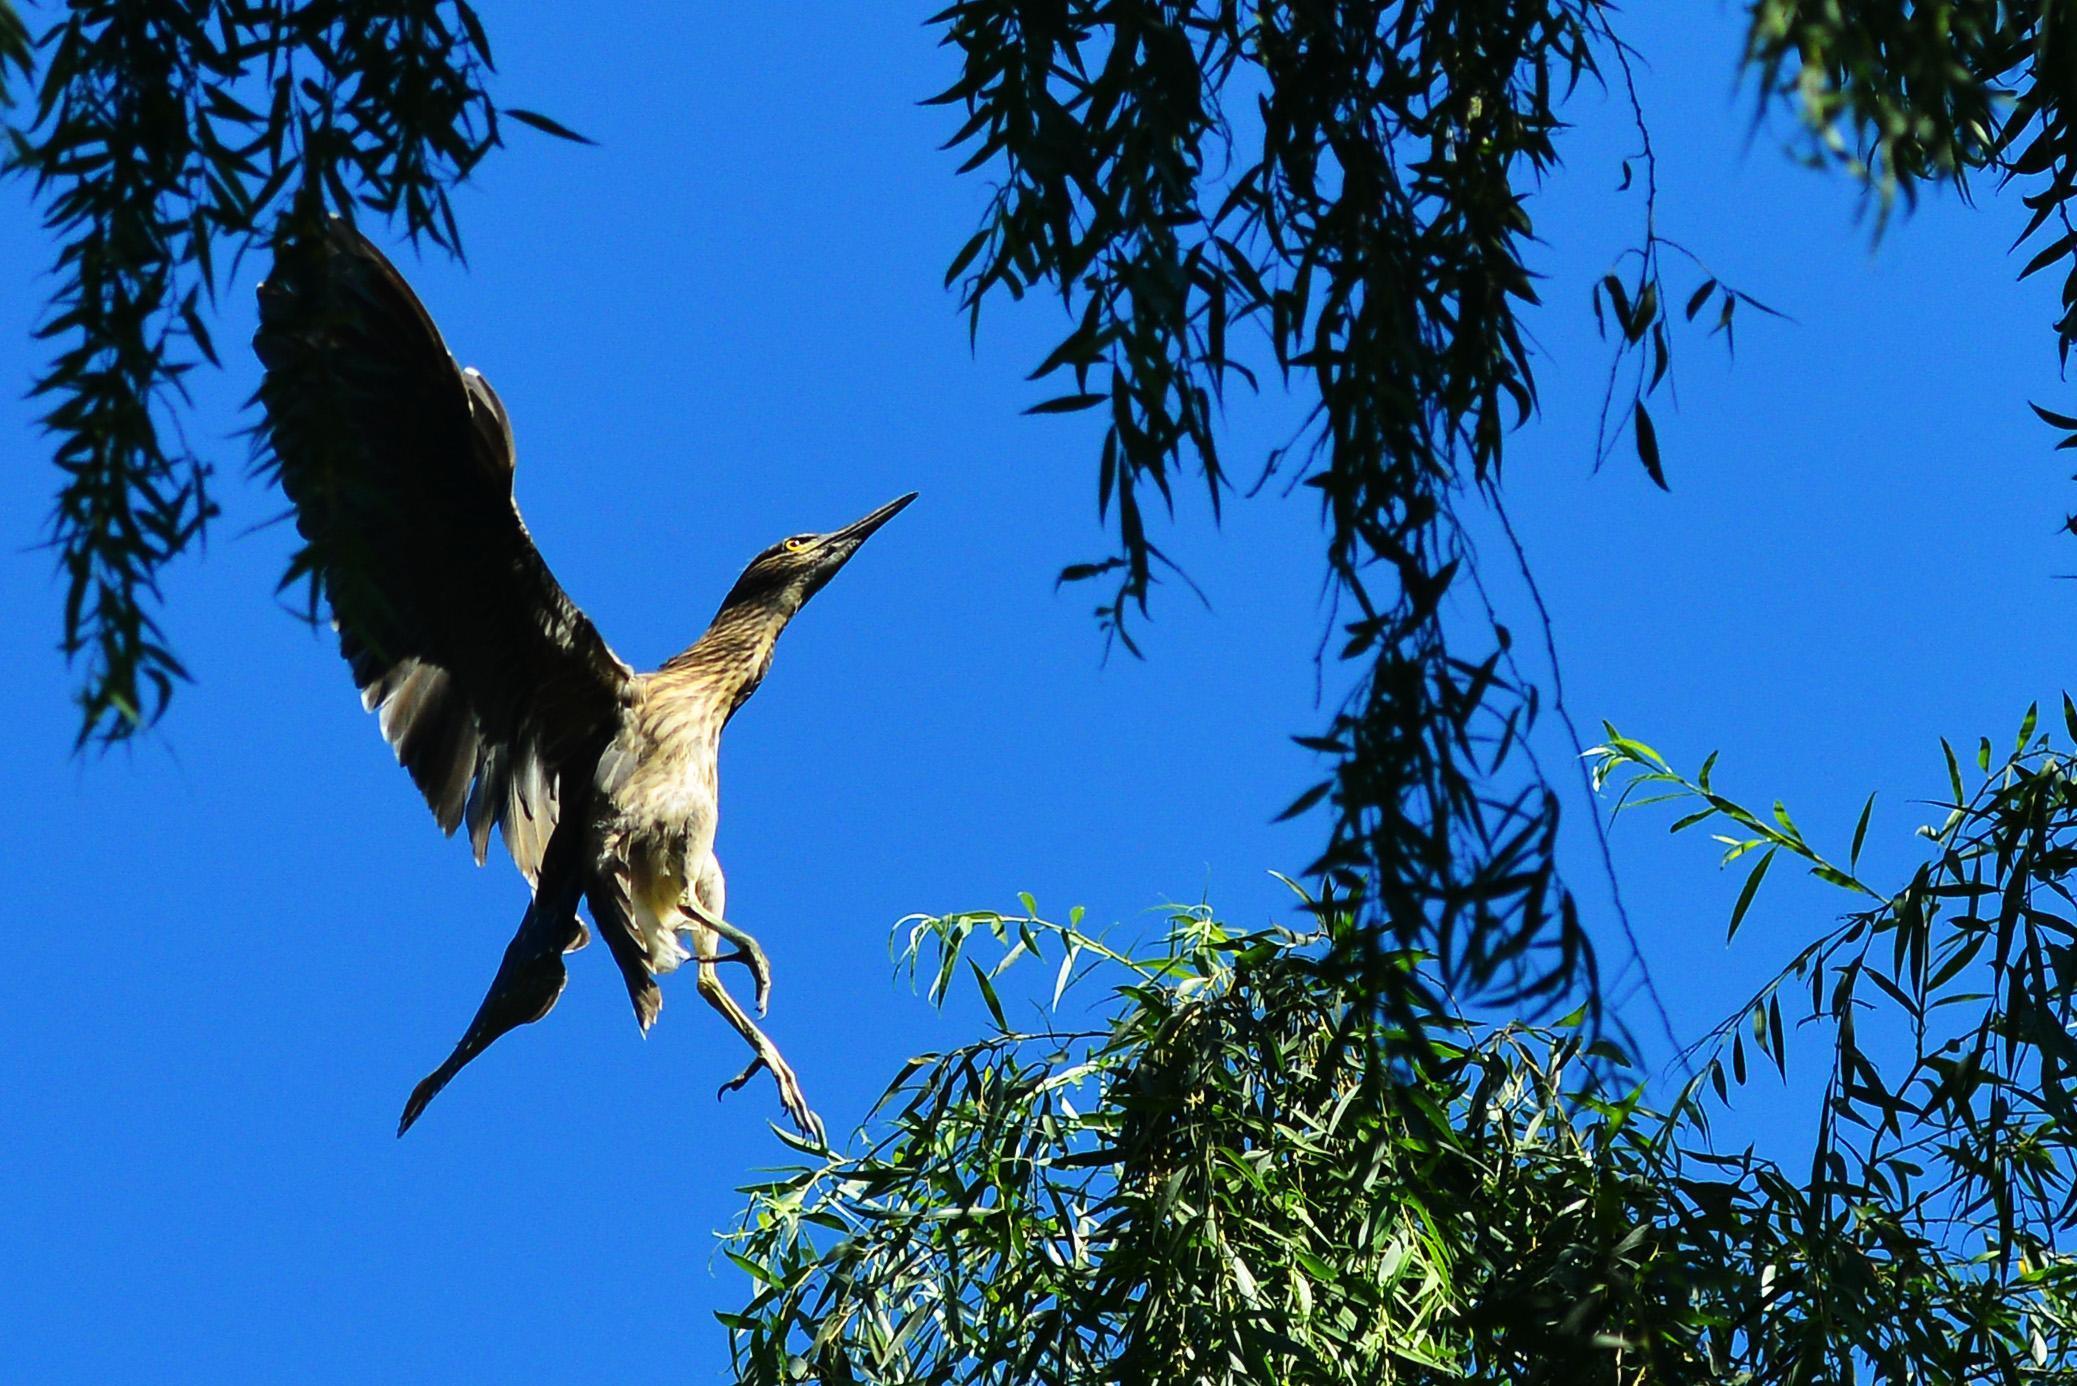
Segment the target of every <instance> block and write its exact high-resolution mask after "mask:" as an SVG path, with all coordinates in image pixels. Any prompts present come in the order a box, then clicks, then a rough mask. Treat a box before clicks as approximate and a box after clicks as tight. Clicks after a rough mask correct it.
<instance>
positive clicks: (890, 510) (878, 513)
mask: <svg viewBox="0 0 2077 1386" xmlns="http://www.w3.org/2000/svg"><path fill="white" fill-rule="evenodd" d="M914 499H916V493H915V492H914V491H911V492H909V494H907V495H906V496H896V497H895V498H894V499H893V500H891V501H889V502H887V504H885V505H883V506H881V507H880V508H879V509H878V510H875V511H874V512H873V513H872V514H870V515H867V516H864V517H863V518H861V519H856V520H853V521H852V522H851V523H850V524H848V525H845V526H844V527H843V528H842V529H840V530H836V531H835V532H833V533H832V534H831V535H830V536H829V539H828V543H829V544H830V546H831V547H832V548H839V547H841V548H842V549H844V550H846V551H848V550H851V549H855V548H857V547H858V546H859V545H860V544H863V543H864V542H865V541H866V540H867V539H869V538H871V537H872V533H873V531H874V530H876V529H878V528H879V527H880V526H881V525H884V524H886V523H887V522H888V521H889V520H891V519H893V518H894V517H895V516H896V515H899V514H900V513H901V512H902V508H903V507H904V506H906V505H908V503H909V502H910V501H912V500H914Z"/></svg>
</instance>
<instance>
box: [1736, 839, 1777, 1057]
mask: <svg viewBox="0 0 2077 1386" xmlns="http://www.w3.org/2000/svg"><path fill="white" fill-rule="evenodd" d="M1779 850H1780V849H1779V848H1775V847H1769V848H1768V849H1767V851H1766V854H1765V855H1764V856H1762V857H1761V858H1760V859H1759V861H1758V862H1756V863H1755V864H1754V866H1753V869H1752V873H1751V874H1750V875H1748V876H1747V877H1746V878H1745V889H1743V890H1741V891H1739V892H1738V903H1737V904H1736V905H1734V906H1732V907H1731V927H1730V930H1729V932H1727V933H1726V934H1725V935H1724V942H1726V943H1729V942H1730V941H1731V940H1732V939H1734V938H1736V937H1738V926H1739V925H1740V924H1741V923H1743V922H1744V921H1745V912H1746V910H1748V909H1750V908H1751V907H1752V897H1753V896H1754V895H1756V894H1758V893H1759V889H1760V882H1761V880H1762V879H1764V878H1765V877H1766V875H1767V868H1768V867H1769V866H1771V865H1773V863H1774V854H1775V852H1777V851H1779ZM1740 1081H1741V1082H1742V1081H1743V1079H1741V1080H1740Z"/></svg>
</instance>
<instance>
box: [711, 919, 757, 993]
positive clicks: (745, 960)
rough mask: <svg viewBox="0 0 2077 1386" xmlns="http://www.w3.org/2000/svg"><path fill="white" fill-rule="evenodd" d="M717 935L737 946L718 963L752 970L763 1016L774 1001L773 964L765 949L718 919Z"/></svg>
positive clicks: (739, 930) (725, 921)
mask: <svg viewBox="0 0 2077 1386" xmlns="http://www.w3.org/2000/svg"><path fill="white" fill-rule="evenodd" d="M711 927H712V928H713V930H714V932H715V933H717V934H719V935H721V936H722V937H723V938H725V939H727V940H728V941H729V942H730V943H733V944H734V945H735V946H736V951H735V952H733V953H723V954H721V955H720V956H719V957H717V958H715V959H714V961H716V962H738V963H741V964H743V965H744V966H745V967H747V968H749V969H750V976H751V978H752V979H753V980H754V981H755V982H756V984H757V998H756V1000H757V1013H758V1014H759V1015H763V1014H764V1013H765V1008H766V1007H768V1006H769V1005H770V1004H771V1000H772V964H771V962H770V960H769V959H767V958H766V957H765V955H764V949H763V948H762V947H760V946H759V945H758V942H757V940H756V939H754V938H752V937H750V935H748V934H746V933H744V932H743V931H742V930H741V929H738V928H737V927H736V926H735V925H733V924H731V923H729V922H728V921H727V920H726V919H717V920H715V921H714V922H713V924H712V926H711Z"/></svg>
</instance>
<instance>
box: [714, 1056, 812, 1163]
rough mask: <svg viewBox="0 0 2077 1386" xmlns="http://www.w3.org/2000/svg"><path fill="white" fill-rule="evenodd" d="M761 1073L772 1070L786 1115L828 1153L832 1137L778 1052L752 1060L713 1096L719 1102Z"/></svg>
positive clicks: (791, 1070)
mask: <svg viewBox="0 0 2077 1386" xmlns="http://www.w3.org/2000/svg"><path fill="white" fill-rule="evenodd" d="M759 1069H770V1070H771V1072H772V1080H773V1081H774V1082H776V1083H777V1084H778V1085H779V1103H780V1105H781V1106H783V1107H784V1108H786V1115H787V1117H788V1118H789V1119H790V1120H791V1121H792V1122H793V1125H794V1128H795V1129H796V1130H798V1131H799V1132H800V1133H801V1134H802V1135H803V1136H806V1137H807V1138H808V1139H809V1140H811V1141H813V1142H814V1143H815V1144H816V1145H818V1146H820V1147H822V1148H823V1149H825V1150H826V1149H828V1148H829V1137H828V1136H827V1135H825V1134H824V1132H823V1126H822V1118H821V1117H819V1116H816V1115H815V1111H814V1109H813V1108H811V1107H810V1106H808V1096H807V1094H806V1093H804V1092H802V1091H801V1084H800V1079H799V1078H796V1077H795V1076H794V1073H793V1068H792V1066H791V1065H789V1064H788V1063H787V1062H786V1061H785V1060H784V1059H782V1058H780V1057H779V1054H778V1051H777V1050H773V1051H772V1052H771V1053H769V1054H764V1053H760V1054H758V1055H756V1056H755V1057H753V1058H752V1059H751V1060H750V1062H749V1063H748V1064H746V1065H745V1066H744V1068H743V1071H742V1072H741V1073H738V1074H737V1075H736V1076H735V1077H733V1078H731V1079H729V1080H728V1081H727V1082H726V1083H723V1084H722V1085H721V1088H720V1091H718V1092H716V1093H715V1094H714V1096H715V1097H716V1098H717V1099H718V1098H721V1097H723V1096H725V1095H727V1094H728V1093H732V1092H734V1091H735V1090H736V1089H737V1088H740V1087H742V1086H743V1085H744V1084H745V1083H747V1082H749V1081H750V1080H751V1079H752V1078H754V1077H756V1076H757V1071H758V1070H759Z"/></svg>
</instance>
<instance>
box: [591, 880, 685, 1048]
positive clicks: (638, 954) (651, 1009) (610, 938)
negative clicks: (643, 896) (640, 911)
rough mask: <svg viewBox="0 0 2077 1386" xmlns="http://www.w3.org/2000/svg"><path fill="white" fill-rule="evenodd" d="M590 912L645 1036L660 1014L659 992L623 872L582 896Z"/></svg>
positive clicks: (655, 969)
mask: <svg viewBox="0 0 2077 1386" xmlns="http://www.w3.org/2000/svg"><path fill="white" fill-rule="evenodd" d="M584 900H585V903H586V904H587V905H588V906H590V908H591V919H592V923H594V924H596V925H598V929H599V933H601V934H602V935H604V936H605V939H606V947H607V948H608V949H609V950H611V952H612V954H613V961H614V962H616V963H618V964H619V965H620V978H621V980H622V981H623V982H625V983H627V999H628V1000H629V1001H630V1002H632V1003H633V1004H634V1008H635V1024H637V1025H639V1026H641V1027H642V1033H643V1034H645V1035H646V1034H648V1033H649V1027H650V1026H651V1025H654V1024H655V1023H656V1017H657V1015H658V1013H659V1012H661V1011H662V1010H663V991H662V990H661V989H660V988H659V987H658V986H657V985H656V975H655V974H656V973H657V972H660V971H664V970H666V969H663V968H658V967H656V966H655V962H654V959H653V957H652V955H651V953H650V949H649V946H648V944H647V942H646V941H645V940H644V939H643V937H642V934H641V931H640V930H639V929H638V928H637V927H636V925H635V904H634V900H633V898H632V895H631V892H630V890H629V886H628V877H627V873H626V871H624V870H622V871H615V872H610V873H606V874H604V875H603V876H602V877H601V878H600V879H597V880H594V881H593V882H592V883H591V886H590V888H589V889H587V890H586V891H585V893H584Z"/></svg>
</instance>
